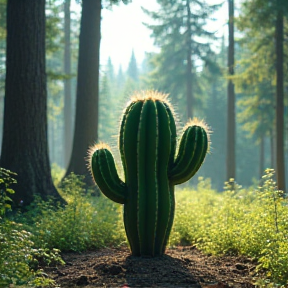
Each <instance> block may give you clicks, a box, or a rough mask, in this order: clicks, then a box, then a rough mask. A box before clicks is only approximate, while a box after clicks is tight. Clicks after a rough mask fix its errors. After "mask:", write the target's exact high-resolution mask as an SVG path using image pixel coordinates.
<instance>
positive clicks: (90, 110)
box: [66, 0, 101, 184]
mask: <svg viewBox="0 0 288 288" xmlns="http://www.w3.org/2000/svg"><path fill="white" fill-rule="evenodd" d="M100 29H101V0H97V1H95V0H83V1H82V16H81V29H80V38H79V59H78V76H77V96H76V119H75V132H74V140H73V148H72V156H71V160H70V164H69V167H68V169H67V172H66V176H67V175H68V174H70V173H71V172H74V173H75V174H77V175H85V176H86V183H87V184H90V183H91V176H90V173H88V169H87V167H86V166H87V165H86V160H85V159H86V157H87V150H88V148H89V146H90V145H93V144H94V143H95V142H96V141H97V140H98V101H99V48H100Z"/></svg>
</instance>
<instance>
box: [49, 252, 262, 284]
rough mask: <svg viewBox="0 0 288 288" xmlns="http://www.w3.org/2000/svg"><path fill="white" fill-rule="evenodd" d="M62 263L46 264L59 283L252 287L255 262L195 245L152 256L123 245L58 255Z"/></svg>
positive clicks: (50, 273) (50, 274) (51, 275)
mask: <svg viewBox="0 0 288 288" xmlns="http://www.w3.org/2000/svg"><path fill="white" fill-rule="evenodd" d="M62 256H63V259H64V261H65V262H66V264H65V265H63V266H59V267H46V268H45V272H46V273H47V274H48V275H49V276H50V277H52V278H53V279H54V280H55V281H56V283H57V284H58V285H59V286H60V287H63V288H65V287H79V286H82V287H85V288H89V287H119V288H128V287H131V288H132V287H170V288H171V287H189V288H228V287H235V288H240V287H241V288H244V287H245V288H250V287H255V286H254V285H253V284H252V283H253V282H254V281H255V279H254V277H255V276H256V271H255V268H256V264H257V263H255V262H253V261H252V260H250V259H247V258H243V257H232V256H225V257H224V256H223V257H215V256H209V255H204V254H203V253H201V252H200V251H199V250H197V249H196V248H195V247H176V248H173V249H168V250H167V251H166V255H164V256H161V257H155V258H139V257H132V256H131V254H130V251H129V250H128V249H127V248H123V247H122V248H117V249H111V248H107V249H103V250H100V251H96V252H95V251H93V252H85V253H82V254H79V253H78V254H77V253H68V254H64V255H62Z"/></svg>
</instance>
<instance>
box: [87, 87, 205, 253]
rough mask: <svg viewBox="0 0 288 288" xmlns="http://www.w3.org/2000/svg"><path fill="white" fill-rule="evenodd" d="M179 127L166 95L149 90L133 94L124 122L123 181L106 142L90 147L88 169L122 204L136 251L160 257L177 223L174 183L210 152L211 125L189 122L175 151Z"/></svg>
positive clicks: (188, 174) (190, 173)
mask: <svg viewBox="0 0 288 288" xmlns="http://www.w3.org/2000/svg"><path fill="white" fill-rule="evenodd" d="M176 137H177V135H176V125H175V120H174V117H173V111H172V107H171V105H170V103H169V102H168V101H167V99H166V96H165V95H162V94H160V93H157V92H153V91H147V92H143V94H141V95H137V96H136V97H134V98H132V100H131V102H130V103H129V104H128V106H127V107H126V109H125V110H124V114H123V118H122V121H121V125H120V134H119V149H120V154H121V160H122V164H123V168H124V174H125V182H123V181H122V180H121V179H120V178H119V176H118V173H117V170H116V166H115V162H114V158H113V156H112V154H111V152H110V149H109V147H108V146H107V145H105V144H98V145H95V146H93V147H91V149H90V157H89V160H90V169H91V172H92V175H93V177H94V180H95V182H96V184H97V185H98V187H99V188H100V190H101V191H102V192H103V194H104V195H106V196H107V197H108V198H110V199H111V200H113V201H115V202H117V203H121V204H124V224H125V231H126V234H127V238H128V242H129V244H130V248H131V252H132V255H134V256H152V257H153V256H156V255H162V254H163V253H164V252H165V248H166V246H167V242H168V238H169V234H170V231H171V228H172V224H173V218H174V210H175V199H174V186H175V185H176V184H181V183H183V182H185V181H187V180H189V179H190V178H191V177H192V176H193V175H194V174H195V173H196V172H197V170H198V169H199V168H200V166H201V164H202V162H203V161H204V158H205V155H206V153H207V150H208V144H209V139H208V132H207V127H206V125H205V124H203V122H201V121H196V122H195V121H193V120H190V122H188V124H187V125H186V126H185V128H184V132H183V135H182V137H181V140H180V145H179V148H178V153H177V156H176V157H175V153H176V140H177V139H176Z"/></svg>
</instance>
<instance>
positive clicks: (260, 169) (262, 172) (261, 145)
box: [259, 135, 265, 179]
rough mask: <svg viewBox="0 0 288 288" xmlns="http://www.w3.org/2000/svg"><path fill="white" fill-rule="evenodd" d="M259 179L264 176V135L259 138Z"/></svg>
mask: <svg viewBox="0 0 288 288" xmlns="http://www.w3.org/2000/svg"><path fill="white" fill-rule="evenodd" d="M259 158H260V159H259V178H260V179H261V177H262V176H263V174H264V169H265V168H264V165H265V164H264V161H265V137H264V135H261V138H260V157H259Z"/></svg>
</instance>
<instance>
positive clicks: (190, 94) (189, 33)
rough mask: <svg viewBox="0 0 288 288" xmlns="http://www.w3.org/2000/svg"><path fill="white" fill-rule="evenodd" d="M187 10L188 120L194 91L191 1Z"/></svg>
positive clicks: (191, 112) (187, 0) (187, 2)
mask: <svg viewBox="0 0 288 288" xmlns="http://www.w3.org/2000/svg"><path fill="white" fill-rule="evenodd" d="M186 8H187V71H186V104H187V119H190V118H192V117H193V91H192V78H193V75H192V59H191V57H192V43H191V37H192V31H191V10H190V1H189V0H186Z"/></svg>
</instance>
